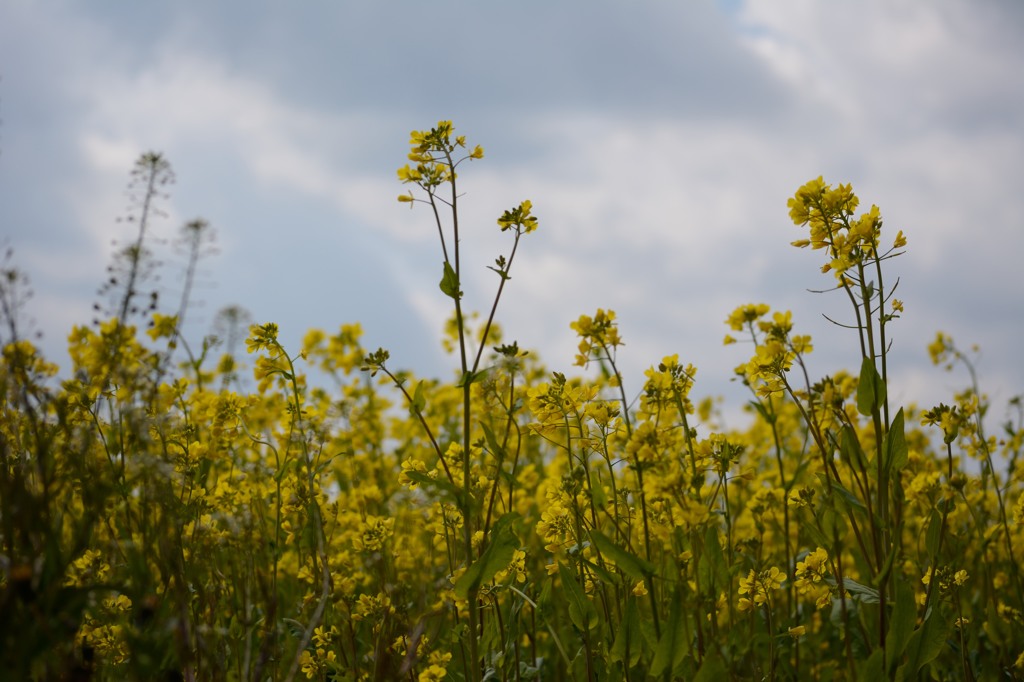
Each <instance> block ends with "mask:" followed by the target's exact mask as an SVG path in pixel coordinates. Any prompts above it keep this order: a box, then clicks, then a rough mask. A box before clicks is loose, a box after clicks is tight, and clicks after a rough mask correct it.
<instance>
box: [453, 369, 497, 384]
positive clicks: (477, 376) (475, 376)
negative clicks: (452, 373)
mask: <svg viewBox="0 0 1024 682" xmlns="http://www.w3.org/2000/svg"><path fill="white" fill-rule="evenodd" d="M491 369H492V368H491V367H484V368H483V369H478V370H477V371H475V372H463V373H462V376H461V377H459V380H458V382H456V384H455V388H464V387H465V386H468V385H470V384H475V383H476V382H478V381H480V380H481V379H483V378H484V377H485V376H487V373H488V372H490V371H491Z"/></svg>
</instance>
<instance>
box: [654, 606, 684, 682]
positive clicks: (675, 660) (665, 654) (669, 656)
mask: <svg viewBox="0 0 1024 682" xmlns="http://www.w3.org/2000/svg"><path fill="white" fill-rule="evenodd" d="M681 601H682V600H681V599H680V595H679V592H678V590H677V591H676V593H675V594H674V595H673V596H672V608H671V610H670V611H669V617H668V621H666V622H665V624H664V626H662V630H661V639H660V640H658V648H657V649H655V651H654V660H653V661H652V662H651V669H650V671H649V675H650V677H658V676H660V675H661V674H662V673H665V672H669V673H674V672H675V669H676V666H678V665H680V664H681V663H682V662H683V657H684V656H685V654H686V652H687V651H688V650H689V647H687V646H686V629H685V628H684V627H683V614H682V607H681Z"/></svg>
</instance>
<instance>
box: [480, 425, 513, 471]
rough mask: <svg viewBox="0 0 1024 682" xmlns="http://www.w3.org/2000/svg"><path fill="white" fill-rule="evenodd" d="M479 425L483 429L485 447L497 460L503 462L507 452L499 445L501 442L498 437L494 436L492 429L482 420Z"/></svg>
mask: <svg viewBox="0 0 1024 682" xmlns="http://www.w3.org/2000/svg"><path fill="white" fill-rule="evenodd" d="M480 427H481V428H482V429H483V431H484V438H485V439H486V441H487V447H488V448H489V449H490V451H491V454H492V455H494V458H495V459H496V460H498V461H499V462H504V461H505V459H506V458H507V457H508V453H507V452H506V451H505V448H503V447H502V446H501V443H499V442H498V439H497V438H495V437H494V430H493V429H492V428H491V427H490V426H488V425H487V424H486V423H484V422H480Z"/></svg>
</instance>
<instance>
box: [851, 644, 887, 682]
mask: <svg viewBox="0 0 1024 682" xmlns="http://www.w3.org/2000/svg"><path fill="white" fill-rule="evenodd" d="M884 671H885V652H884V651H882V650H881V649H875V650H874V651H873V652H872V653H871V657H870V658H868V660H867V661H865V662H864V665H862V666H860V670H859V672H858V674H857V679H858V680H861V681H862V682H877V680H884V679H886V676H885V672H884Z"/></svg>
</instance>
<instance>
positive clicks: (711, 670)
mask: <svg viewBox="0 0 1024 682" xmlns="http://www.w3.org/2000/svg"><path fill="white" fill-rule="evenodd" d="M728 677H729V671H728V670H726V668H725V663H723V662H722V659H721V658H719V657H718V656H717V655H715V654H708V655H707V656H705V657H704V662H703V663H701V664H700V670H698V671H697V675H696V676H695V677H694V678H693V682H718V680H725V679H728Z"/></svg>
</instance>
